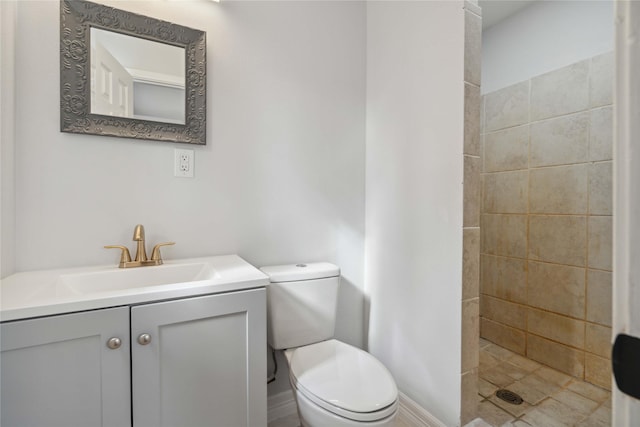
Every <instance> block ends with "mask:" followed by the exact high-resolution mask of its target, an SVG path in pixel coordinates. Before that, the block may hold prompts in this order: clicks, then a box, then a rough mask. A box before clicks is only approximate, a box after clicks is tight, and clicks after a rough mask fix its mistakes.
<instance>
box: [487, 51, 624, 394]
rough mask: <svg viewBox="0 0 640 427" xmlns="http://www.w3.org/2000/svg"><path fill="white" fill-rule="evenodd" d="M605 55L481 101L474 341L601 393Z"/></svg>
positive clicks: (605, 314)
mask: <svg viewBox="0 0 640 427" xmlns="http://www.w3.org/2000/svg"><path fill="white" fill-rule="evenodd" d="M612 87H613V54H612V53H608V54H604V55H600V56H596V57H594V58H591V59H588V60H585V61H582V62H578V63H575V64H572V65H570V66H567V67H565V68H561V69H559V70H555V71H552V72H549V73H546V74H543V75H540V76H537V77H535V78H532V79H530V80H528V81H524V82H521V83H518V84H515V85H513V86H509V87H507V88H504V89H501V90H498V91H496V92H492V93H489V94H487V95H485V96H484V97H483V102H482V105H483V117H482V119H481V123H482V136H481V145H482V161H483V162H482V215H481V231H482V233H481V280H480V283H481V285H480V292H481V297H480V315H481V323H480V330H481V336H482V337H483V338H486V339H488V340H490V341H493V342H495V343H496V344H499V345H501V346H503V347H506V348H508V349H510V350H512V351H514V352H516V353H519V354H522V355H526V356H527V357H529V358H530V359H533V360H536V361H538V362H540V363H543V364H546V365H548V366H551V367H553V368H556V369H558V370H560V371H563V372H566V373H567V374H570V375H573V376H575V377H577V378H582V379H584V380H586V381H588V382H591V383H593V384H597V385H599V386H602V387H605V388H608V389H610V388H611V369H610V348H611V347H610V341H611V338H610V337H611V270H612V256H611V250H612V246H611V240H612V229H611V227H612V216H611V215H612V184H611V182H612V139H613V136H612V135H613V131H612Z"/></svg>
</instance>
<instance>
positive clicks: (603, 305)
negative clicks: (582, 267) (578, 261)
mask: <svg viewBox="0 0 640 427" xmlns="http://www.w3.org/2000/svg"><path fill="white" fill-rule="evenodd" d="M611 300H612V290H611V273H610V272H608V271H598V270H588V271H587V320H588V321H590V322H595V323H600V324H603V325H606V326H611V308H612V302H611Z"/></svg>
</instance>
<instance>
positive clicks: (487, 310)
mask: <svg viewBox="0 0 640 427" xmlns="http://www.w3.org/2000/svg"><path fill="white" fill-rule="evenodd" d="M480 315H481V316H482V317H485V318H487V319H489V320H493V321H495V322H499V323H504V324H505V325H508V326H511V327H513V328H518V329H523V330H524V329H526V328H527V309H526V308H525V306H523V305H520V304H514V303H512V302H509V301H505V300H503V299H499V298H494V297H491V296H489V295H484V296H483V297H482V298H481V300H480Z"/></svg>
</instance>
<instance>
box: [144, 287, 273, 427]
mask: <svg viewBox="0 0 640 427" xmlns="http://www.w3.org/2000/svg"><path fill="white" fill-rule="evenodd" d="M265 322H266V297H265V290H264V289H255V290H249V291H242V292H233V293H228V294H221V295H208V296H203V297H196V298H189V299H183V300H175V301H168V302H162V303H156V304H149V305H141V306H136V307H132V309H131V334H132V335H131V339H132V346H133V348H132V371H133V376H132V381H133V424H134V425H135V426H136V427H161V426H164V427H176V426H180V427H190V426H193V427H202V426H212V427H215V426H219V427H243V426H247V427H249V426H251V427H259V426H266V425H267V387H266V376H267V374H266V352H265V348H266V332H265V331H266V327H265V326H266V323H265ZM143 334H148V335H149V337H150V341H149V342H148V344H140V343H139V342H138V339H139V337H140V336H141V335H143ZM142 342H144V340H142Z"/></svg>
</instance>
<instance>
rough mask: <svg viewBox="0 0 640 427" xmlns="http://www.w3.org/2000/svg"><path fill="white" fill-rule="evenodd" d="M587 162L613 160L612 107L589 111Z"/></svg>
mask: <svg viewBox="0 0 640 427" xmlns="http://www.w3.org/2000/svg"><path fill="white" fill-rule="evenodd" d="M589 135H590V136H589V160H591V161H598V160H611V159H612V158H613V148H612V147H613V107H604V108H598V109H597V110H591V126H590V131H589Z"/></svg>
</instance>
